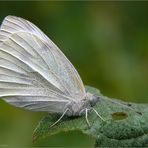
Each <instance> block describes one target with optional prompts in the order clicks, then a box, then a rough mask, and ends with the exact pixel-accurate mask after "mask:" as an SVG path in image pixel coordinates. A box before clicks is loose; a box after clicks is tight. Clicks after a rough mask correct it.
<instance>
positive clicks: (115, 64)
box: [0, 1, 148, 147]
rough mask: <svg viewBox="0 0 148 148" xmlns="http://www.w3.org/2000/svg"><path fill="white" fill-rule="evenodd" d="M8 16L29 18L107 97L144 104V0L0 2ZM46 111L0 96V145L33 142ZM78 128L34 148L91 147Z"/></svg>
mask: <svg viewBox="0 0 148 148" xmlns="http://www.w3.org/2000/svg"><path fill="white" fill-rule="evenodd" d="M7 15H16V16H20V17H23V18H25V19H28V20H30V21H31V22H33V23H34V24H36V25H37V26H38V27H39V28H41V29H42V30H43V31H44V32H45V33H46V34H47V35H48V36H49V37H50V38H51V39H52V40H53V41H54V42H55V43H56V44H57V45H58V46H59V47H60V49H61V50H62V51H63V52H64V53H65V55H66V56H67V57H68V58H69V59H70V61H71V62H72V63H73V64H74V66H75V67H76V69H77V70H78V72H79V74H80V76H81V78H82V79H83V82H84V83H85V84H87V85H91V86H94V87H96V88H99V89H100V90H101V92H102V93H103V94H104V95H106V96H109V97H113V98H119V99H122V100H125V101H132V102H138V103H143V102H148V2H29V1H28V2H2V1H1V2H0V22H1V21H2V20H3V19H4V17H5V16H7ZM45 114H46V113H37V112H36V113H34V112H30V111H26V110H22V109H18V108H15V107H12V106H10V105H8V104H6V103H5V102H3V101H2V100H0V146H13V147H21V146H23V147H25V146H26V147H27V146H33V144H32V133H33V130H34V128H35V127H36V125H37V123H38V121H39V120H40V119H41V118H42V116H43V115H45ZM93 143H94V140H93V139H92V138H90V137H86V136H84V135H83V134H82V133H80V132H72V133H66V134H64V133H61V134H58V135H55V136H52V137H50V138H48V140H45V141H42V142H40V143H38V144H36V146H47V145H48V146H90V147H91V146H92V145H93Z"/></svg>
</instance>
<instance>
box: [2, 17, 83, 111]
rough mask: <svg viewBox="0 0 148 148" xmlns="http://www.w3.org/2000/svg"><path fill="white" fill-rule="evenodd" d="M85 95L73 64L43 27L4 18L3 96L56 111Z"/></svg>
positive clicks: (21, 104)
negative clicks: (43, 30) (39, 27)
mask: <svg viewBox="0 0 148 148" xmlns="http://www.w3.org/2000/svg"><path fill="white" fill-rule="evenodd" d="M78 94H79V96H80V97H76V96H78ZM84 94H85V88H84V85H83V83H82V80H81V78H80V76H79V74H78V73H77V71H76V70H75V68H74V66H73V65H72V64H71V63H70V62H69V60H68V59H67V58H66V56H65V55H64V54H63V53H62V52H61V51H60V50H59V48H58V47H57V46H56V45H55V44H54V43H53V42H52V41H51V40H50V39H49V38H48V37H47V36H46V35H45V34H44V33H43V32H42V31H41V30H39V29H38V28H37V27H36V26H35V25H33V24H32V23H30V22H29V21H27V20H24V19H22V18H18V17H13V16H8V17H6V18H5V19H4V21H3V23H2V25H1V29H0V97H3V99H4V100H5V101H7V102H8V103H10V104H12V105H15V106H19V107H24V108H26V109H30V110H35V111H51V112H55V110H56V108H58V107H59V109H58V110H57V112H63V108H64V107H65V106H66V105H67V103H69V102H70V101H71V100H73V99H81V96H83V95H84ZM60 102H62V103H60Z"/></svg>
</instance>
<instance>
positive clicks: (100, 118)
mask: <svg viewBox="0 0 148 148" xmlns="http://www.w3.org/2000/svg"><path fill="white" fill-rule="evenodd" d="M92 110H93V111H94V112H95V113H96V114H97V116H98V117H99V118H100V119H101V120H102V121H104V122H105V120H104V119H103V117H101V115H100V114H99V113H98V112H97V111H96V110H95V109H94V108H92Z"/></svg>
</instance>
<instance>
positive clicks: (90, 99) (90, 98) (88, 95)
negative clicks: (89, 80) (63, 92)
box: [85, 93, 100, 107]
mask: <svg viewBox="0 0 148 148" xmlns="http://www.w3.org/2000/svg"><path fill="white" fill-rule="evenodd" d="M85 98H86V100H87V101H88V102H89V103H90V107H93V106H95V105H96V103H97V102H98V101H99V98H100V97H99V96H98V95H96V94H91V93H86V97H85Z"/></svg>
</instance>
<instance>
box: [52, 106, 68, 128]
mask: <svg viewBox="0 0 148 148" xmlns="http://www.w3.org/2000/svg"><path fill="white" fill-rule="evenodd" d="M67 111H69V108H67V109H66V110H65V111H64V112H63V114H62V116H61V117H60V118H59V119H58V120H57V121H56V122H54V123H53V124H52V125H51V126H50V128H51V127H53V126H54V125H56V124H57V123H58V122H59V121H60V120H61V119H62V118H63V117H64V115H65V114H66V113H67Z"/></svg>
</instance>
